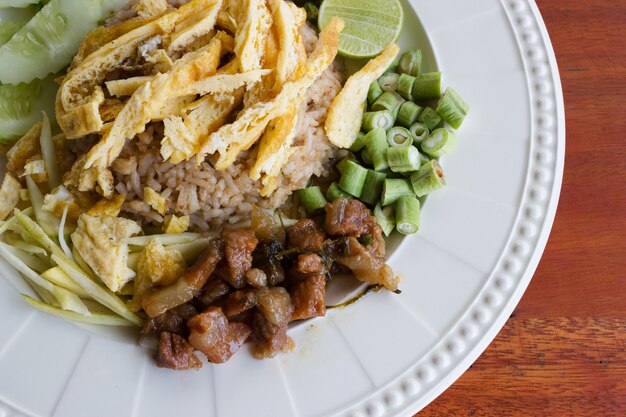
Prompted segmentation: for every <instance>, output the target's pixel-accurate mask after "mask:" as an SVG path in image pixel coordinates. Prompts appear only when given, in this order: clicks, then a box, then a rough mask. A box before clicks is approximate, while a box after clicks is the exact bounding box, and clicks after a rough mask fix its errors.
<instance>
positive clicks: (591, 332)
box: [419, 0, 626, 417]
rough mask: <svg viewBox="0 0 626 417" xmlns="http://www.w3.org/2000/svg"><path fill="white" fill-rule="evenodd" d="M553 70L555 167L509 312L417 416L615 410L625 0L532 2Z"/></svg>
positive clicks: (625, 208) (625, 111) (622, 338)
mask: <svg viewBox="0 0 626 417" xmlns="http://www.w3.org/2000/svg"><path fill="white" fill-rule="evenodd" d="M537 3H538V5H539V8H540V10H541V13H542V14H543V18H544V20H545V22H546V25H547V27H548V31H549V32H550V37H551V39H552V43H553V45H554V49H555V51H556V56H557V60H558V64H559V68H560V71H561V79H562V82H563V90H564V94H565V108H566V119H567V145H566V149H567V150H566V157H565V176H564V180H563V189H562V192H561V199H560V203H559V208H558V211H557V215H556V221H555V223H554V227H553V229H552V234H551V236H550V240H549V242H548V246H547V248H546V251H545V253H544V255H543V258H542V260H541V263H540V264H539V268H538V269H537V272H536V274H535V276H534V278H533V280H532V282H531V284H530V287H529V288H528V291H527V292H526V294H525V295H524V297H523V298H522V301H521V302H520V304H519V306H518V307H517V309H516V310H515V313H514V314H513V315H512V316H511V318H510V319H509V321H508V322H507V324H506V325H505V327H504V328H503V330H502V332H501V333H500V334H499V335H498V336H497V337H496V339H495V340H494V342H493V343H492V344H491V345H490V347H489V348H487V350H486V351H485V352H484V353H483V355H482V356H481V357H480V358H479V359H478V360H477V361H476V362H475V363H474V365H473V366H472V367H471V368H470V369H469V370H468V371H467V372H466V373H465V374H464V375H463V376H462V377H461V378H460V379H459V380H458V381H457V382H456V383H455V384H454V385H453V386H452V387H451V388H450V389H448V390H447V391H446V392H445V393H444V394H442V395H441V396H440V397H439V398H438V399H437V400H435V401H434V402H433V403H432V404H430V405H429V406H428V407H426V409H424V410H423V411H422V412H421V413H419V417H427V416H489V417H491V416H533V417H535V416H559V417H560V416H585V417H587V416H626V2H625V1H624V0H590V1H580V0H578V1H574V0H570V1H557V0H537Z"/></svg>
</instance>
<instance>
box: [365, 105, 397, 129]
mask: <svg viewBox="0 0 626 417" xmlns="http://www.w3.org/2000/svg"><path fill="white" fill-rule="evenodd" d="M394 121H395V118H394V117H393V115H392V114H391V112H390V111H388V110H379V111H370V112H366V113H365V114H364V115H363V125H362V126H361V129H363V130H364V131H365V132H369V131H370V130H373V129H377V128H382V129H385V130H389V129H391V128H392V127H393V123H394Z"/></svg>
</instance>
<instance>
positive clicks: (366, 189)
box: [359, 169, 387, 204]
mask: <svg viewBox="0 0 626 417" xmlns="http://www.w3.org/2000/svg"><path fill="white" fill-rule="evenodd" d="M385 178H387V175H385V174H384V173H382V172H378V171H374V170H371V169H368V170H367V177H365V184H363V190H362V191H361V196H360V197H359V200H361V201H363V202H364V203H367V204H376V202H378V200H380V193H381V191H382V189H383V183H384V182H385Z"/></svg>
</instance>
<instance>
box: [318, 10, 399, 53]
mask: <svg viewBox="0 0 626 417" xmlns="http://www.w3.org/2000/svg"><path fill="white" fill-rule="evenodd" d="M333 16H338V17H340V18H342V19H343V20H344V21H345V23H346V27H345V29H344V30H343V32H341V35H340V36H339V53H340V54H341V55H343V56H346V57H349V58H371V57H373V56H376V55H378V54H380V52H381V51H382V50H383V49H385V47H386V46H387V45H389V44H390V43H392V42H395V41H396V39H398V36H400V31H401V30H402V21H403V18H404V13H403V11H402V6H401V5H400V1H399V0H324V2H323V3H322V7H320V12H319V18H318V23H319V27H320V29H323V28H324V27H326V25H327V24H328V23H329V22H330V19H331V18H332V17H333Z"/></svg>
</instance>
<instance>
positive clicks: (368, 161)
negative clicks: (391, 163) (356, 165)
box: [361, 148, 374, 166]
mask: <svg viewBox="0 0 626 417" xmlns="http://www.w3.org/2000/svg"><path fill="white" fill-rule="evenodd" d="M361 159H362V160H363V163H364V164H365V165H369V166H374V162H373V161H372V155H370V151H368V150H367V148H364V149H363V150H362V151H361Z"/></svg>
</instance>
